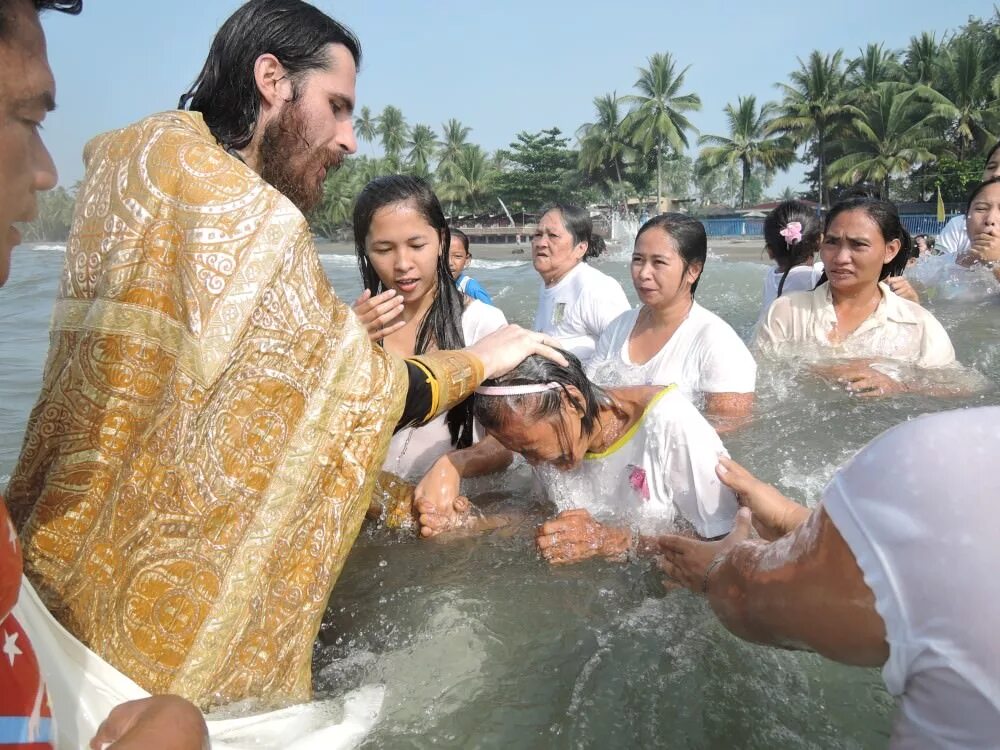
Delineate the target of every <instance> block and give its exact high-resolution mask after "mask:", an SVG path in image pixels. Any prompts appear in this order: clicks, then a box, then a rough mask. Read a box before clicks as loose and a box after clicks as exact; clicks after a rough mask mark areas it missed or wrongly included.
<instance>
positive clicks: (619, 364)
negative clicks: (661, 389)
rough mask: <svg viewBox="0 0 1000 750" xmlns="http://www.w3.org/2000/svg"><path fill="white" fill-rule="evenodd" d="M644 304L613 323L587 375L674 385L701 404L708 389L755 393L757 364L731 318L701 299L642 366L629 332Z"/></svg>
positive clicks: (616, 382) (613, 382)
mask: <svg viewBox="0 0 1000 750" xmlns="http://www.w3.org/2000/svg"><path fill="white" fill-rule="evenodd" d="M642 309H643V308H642V307H639V308H637V309H635V310H629V311H628V312H626V313H623V314H622V315H620V316H619V317H618V318H616V319H615V320H614V321H613V322H612V323H611V325H609V326H608V327H607V328H606V329H605V331H604V333H602V334H601V338H600V339H599V340H598V342H597V349H596V351H595V352H594V356H593V357H592V358H591V359H590V362H589V363H588V364H587V375H588V376H589V377H590V379H591V380H593V381H594V382H595V383H599V384H601V385H671V384H676V385H677V387H678V388H680V390H681V393H683V394H684V396H685V397H686V398H687V399H688V400H690V401H692V402H694V403H695V404H700V403H701V402H702V401H703V400H704V394H705V393H753V391H754V388H755V387H756V383H757V363H756V362H755V361H754V358H753V355H752V354H750V350H749V349H747V347H746V344H744V343H743V340H742V339H741V338H740V337H739V334H737V333H736V331H734V330H733V328H732V326H730V325H729V324H728V323H727V322H726V321H724V320H723V319H722V318H720V317H719V316H718V315H716V314H715V313H713V312H710V311H708V310H706V309H705V308H704V307H702V306H701V305H699V304H698V303H697V302H695V303H693V304H692V305H691V312H689V313H688V316H687V318H685V320H684V322H683V323H681V324H680V326H679V327H678V328H677V330H676V331H675V332H674V334H673V336H671V337H670V340H669V341H667V343H666V344H664V346H663V348H662V349H660V351H658V352H657V353H656V354H655V355H653V357H652V358H651V359H650V360H649V361H648V362H646V363H645V364H642V365H637V364H635V363H634V362H633V361H632V359H631V357H630V356H629V351H628V349H629V336H630V335H631V334H632V329H633V328H635V324H636V322H637V321H638V319H639V314H640V312H641V311H642Z"/></svg>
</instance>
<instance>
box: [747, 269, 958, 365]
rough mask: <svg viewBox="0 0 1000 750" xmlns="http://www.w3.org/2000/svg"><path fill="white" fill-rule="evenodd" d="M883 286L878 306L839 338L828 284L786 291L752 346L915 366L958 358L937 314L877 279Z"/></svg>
mask: <svg viewBox="0 0 1000 750" xmlns="http://www.w3.org/2000/svg"><path fill="white" fill-rule="evenodd" d="M879 289H880V290H881V291H882V300H881V301H880V302H879V304H878V307H877V308H876V309H875V312H873V313H872V314H871V315H870V316H869V317H868V319H867V320H865V321H864V322H863V323H862V324H861V325H860V326H858V328H857V329H856V330H855V331H853V332H852V333H851V335H850V336H848V337H847V338H846V339H845V340H844V341H842V342H841V343H839V344H832V343H830V340H829V338H828V334H829V333H830V331H831V330H833V328H834V326H836V324H837V314H836V312H835V311H834V309H833V297H832V294H831V289H830V285H829V284H823V285H822V286H821V287H819V288H817V289H815V290H814V291H811V292H795V293H793V294H785V295H782V296H781V297H779V298H778V299H776V300H775V301H774V304H773V305H771V308H770V309H769V310H768V311H767V315H766V316H765V317H764V320H763V322H762V323H761V325H760V326H759V327H758V328H757V335H756V338H755V340H754V346H755V347H756V348H757V349H758V350H759V351H760V352H761V353H762V354H767V355H773V356H783V355H788V354H805V355H820V356H824V357H843V358H850V359H873V358H878V359H891V360H896V361H899V362H904V363H907V364H911V365H914V366H916V367H945V366H947V365H951V364H953V363H954V362H955V349H954V348H953V347H952V345H951V339H950V338H949V337H948V333H947V332H946V331H945V330H944V327H943V326H942V325H941V324H940V323H939V322H938V321H937V318H935V317H934V316H933V315H931V313H930V312H928V311H927V310H925V309H924V308H923V307H921V306H920V305H918V304H916V303H914V302H910V301H909V300H905V299H903V298H902V297H899V296H897V295H896V294H895V293H893V291H892V290H891V289H889V287H888V286H886V285H885V284H884V283H881V282H880V283H879Z"/></svg>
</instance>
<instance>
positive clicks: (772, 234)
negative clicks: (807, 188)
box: [764, 201, 823, 297]
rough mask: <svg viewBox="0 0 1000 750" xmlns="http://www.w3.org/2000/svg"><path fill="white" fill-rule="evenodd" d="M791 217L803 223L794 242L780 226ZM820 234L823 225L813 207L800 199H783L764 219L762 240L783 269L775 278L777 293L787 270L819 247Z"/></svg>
mask: <svg viewBox="0 0 1000 750" xmlns="http://www.w3.org/2000/svg"><path fill="white" fill-rule="evenodd" d="M793 221H797V222H799V224H801V225H802V239H801V240H799V241H798V242H796V243H795V244H791V243H790V242H788V240H786V239H785V238H784V237H783V236H782V235H781V230H783V229H784V228H785V227H787V226H788V225H789V224H790V223H791V222H793ZM822 237H823V229H822V227H821V226H820V221H819V217H818V216H817V215H816V210H815V209H814V208H812V207H810V206H809V205H808V204H806V203H803V202H802V201H782V202H781V203H779V204H778V205H777V206H775V207H774V208H773V209H772V210H771V213H769V214H768V215H767V218H766V219H764V244H765V245H766V246H767V249H768V250H770V251H771V255H772V256H773V257H774V262H775V263H777V264H778V268H779V270H781V271H782V272H783V273H782V274H781V281H779V282H778V296H779V297H780V296H781V291H782V290H783V289H784V288H785V281H786V279H788V274H789V272H790V271H791V270H792V269H793V268H795V266H798V265H801V264H802V263H804V262H805V261H807V260H808V259H809V258H810V257H811V256H813V255H815V254H816V253H817V252H818V251H819V242H820V239H821V238H822Z"/></svg>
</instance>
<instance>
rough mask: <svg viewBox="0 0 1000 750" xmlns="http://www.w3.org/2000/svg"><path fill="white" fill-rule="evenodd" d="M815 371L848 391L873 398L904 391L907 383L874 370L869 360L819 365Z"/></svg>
mask: <svg viewBox="0 0 1000 750" xmlns="http://www.w3.org/2000/svg"><path fill="white" fill-rule="evenodd" d="M813 371H814V372H815V373H816V374H817V375H819V376H820V377H823V378H826V379H827V380H831V381H834V382H835V383H837V385H841V386H843V387H844V389H845V390H846V391H847V392H848V393H852V394H854V395H856V396H864V397H865V398H872V397H875V396H888V395H890V394H893V393H903V392H904V391H906V385H905V384H903V383H900V382H899V381H898V380H893V379H892V378H890V377H889V376H888V375H885V374H884V373H881V372H879V371H877V370H873V369H872V368H871V366H870V365H869V364H868V363H867V362H848V363H846V364H841V365H819V366H816V367H814V368H813Z"/></svg>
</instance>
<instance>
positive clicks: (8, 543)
mask: <svg viewBox="0 0 1000 750" xmlns="http://www.w3.org/2000/svg"><path fill="white" fill-rule="evenodd" d="M82 6H83V3H82V0H48V1H47V2H46V0H34V1H33V0H5V2H4V3H3V4H2V5H0V66H2V68H3V70H4V75H3V77H2V78H0V286H3V285H4V284H5V283H6V282H7V278H8V275H9V272H10V263H11V253H12V251H13V249H14V247H15V246H16V245H18V244H19V243H20V241H21V236H20V232H18V230H17V228H16V227H15V226H14V222H19V221H31V220H32V219H34V218H35V216H36V215H37V213H38V194H39V193H41V192H44V191H46V190H50V189H52V188H53V187H55V185H56V180H57V175H56V168H55V164H53V162H52V157H51V156H50V155H49V152H48V149H47V148H46V146H45V143H44V142H43V141H42V137H41V125H42V122H43V121H44V120H45V117H46V115H47V114H48V112H50V111H51V110H52V109H53V108H54V107H55V101H56V99H55V95H56V89H55V81H54V80H53V77H52V70H51V69H50V67H49V62H48V54H47V51H46V40H45V33H44V31H43V29H42V26H41V24H40V23H39V18H38V17H39V13H41V12H43V11H47V10H59V11H63V12H66V13H71V14H77V13H79V12H80V11H81V10H82ZM0 530H2V535H0V635H2V637H3V654H2V656H0V714H2V717H3V718H2V720H0V745H3V746H4V747H18V748H37V749H38V750H45V749H47V750H51V748H53V747H68V746H70V743H69V742H68V737H69V736H70V735H68V734H67V732H68V731H72V729H75V726H74V725H75V721H74V717H75V716H76V715H77V714H78V713H79V711H80V710H81V708H82V707H81V705H80V700H79V698H78V696H77V694H76V692H75V691H69V692H64V691H61V690H60V689H59V685H60V684H61V683H62V682H63V677H64V669H68V668H69V667H70V666H71V665H69V664H66V663H63V662H61V661H59V660H58V659H57V660H55V664H54V666H53V654H50V653H47V652H46V651H45V650H44V641H42V640H39V641H38V642H37V644H36V643H33V641H32V638H31V637H30V636H29V634H28V630H30V629H31V627H30V626H31V623H30V620H29V619H28V618H25V617H24V607H25V606H26V604H27V600H28V599H30V598H32V596H33V593H34V592H32V591H30V590H29V588H30V587H29V588H25V587H23V586H22V576H21V569H22V558H21V545H20V543H19V541H18V539H17V536H16V535H15V534H14V533H13V532H14V527H13V524H12V522H11V520H10V518H9V516H8V514H7V506H6V504H5V503H4V501H3V499H2V498H0ZM15 607H16V609H15ZM36 647H37V649H38V650H37V651H36ZM40 663H41V664H40ZM42 665H47V666H49V667H50V668H51V671H49V672H48V680H45V679H43V677H42V672H43V671H44V667H43V666H42ZM47 682H48V684H46V683H47ZM112 705H113V704H112ZM103 715H104V714H103V713H102V714H101V715H100V716H98V717H96V718H97V719H100V718H101V717H103ZM92 734H93V732H89V733H88V734H87V736H85V737H77V738H76V739H78V740H79V741H80V742H81V743H82V742H87V741H88V740H90V738H91V735H92ZM97 735H98V736H97V737H96V738H95V739H94V743H95V745H94V746H96V747H102V746H103V745H104V744H105V743H112V742H113V743H114V747H116V748H121V750H135V749H138V748H153V749H154V750H155V749H156V748H170V749H171V750H196V749H200V748H201V747H202V746H203V741H204V737H205V722H204V720H203V719H202V717H201V713H200V712H199V711H198V709H197V708H195V707H194V706H193V705H192V704H190V703H188V702H187V701H185V700H183V699H181V698H178V697H177V696H170V695H160V696H155V697H151V698H148V699H146V700H143V701H138V702H131V703H125V704H122V705H119V706H117V707H115V708H114V709H113V710H112V711H111V715H110V716H108V718H107V719H106V720H105V721H104V722H103V724H102V725H101V727H100V730H99V731H98V732H97Z"/></svg>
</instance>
